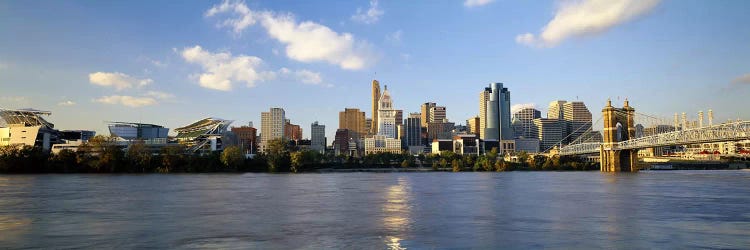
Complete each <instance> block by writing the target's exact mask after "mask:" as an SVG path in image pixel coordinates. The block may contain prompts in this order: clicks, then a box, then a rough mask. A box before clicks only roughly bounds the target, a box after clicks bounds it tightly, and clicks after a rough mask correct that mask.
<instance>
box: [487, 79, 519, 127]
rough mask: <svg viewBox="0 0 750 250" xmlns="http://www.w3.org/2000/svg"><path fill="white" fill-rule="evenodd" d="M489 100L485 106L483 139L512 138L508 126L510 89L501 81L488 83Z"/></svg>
mask: <svg viewBox="0 0 750 250" xmlns="http://www.w3.org/2000/svg"><path fill="white" fill-rule="evenodd" d="M489 99H490V100H489V101H487V108H486V118H485V119H486V126H487V127H486V128H485V129H484V131H485V140H497V141H501V140H512V139H513V130H512V128H511V126H510V122H511V121H510V91H508V88H504V87H503V84H502V83H492V84H490V98H489Z"/></svg>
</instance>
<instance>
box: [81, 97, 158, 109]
mask: <svg viewBox="0 0 750 250" xmlns="http://www.w3.org/2000/svg"><path fill="white" fill-rule="evenodd" d="M94 102H98V103H104V104H115V105H116V104H119V105H123V106H127V107H133V108H137V107H143V106H149V105H155V104H157V102H156V100H155V99H154V98H151V97H135V96H122V95H111V96H102V97H101V98H99V99H95V100H94Z"/></svg>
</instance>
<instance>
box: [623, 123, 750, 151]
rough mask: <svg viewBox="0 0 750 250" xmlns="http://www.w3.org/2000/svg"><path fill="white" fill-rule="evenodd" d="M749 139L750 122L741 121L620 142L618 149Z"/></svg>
mask: <svg viewBox="0 0 750 250" xmlns="http://www.w3.org/2000/svg"><path fill="white" fill-rule="evenodd" d="M748 139H750V121H740V122H732V123H724V124H719V125H714V126H709V127H701V128H694V129H687V130H679V131H674V132H668V133H661V134H657V135H652V136H647V137H641V138H636V139H632V140H627V141H623V142H620V143H618V145H617V147H618V148H619V149H641V148H652V147H661V146H672V145H689V144H699V143H713V142H725V141H741V140H748Z"/></svg>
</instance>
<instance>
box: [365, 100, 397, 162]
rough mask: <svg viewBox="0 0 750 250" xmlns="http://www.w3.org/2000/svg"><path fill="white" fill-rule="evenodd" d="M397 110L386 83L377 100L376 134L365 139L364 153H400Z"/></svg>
mask: <svg viewBox="0 0 750 250" xmlns="http://www.w3.org/2000/svg"><path fill="white" fill-rule="evenodd" d="M396 115H397V110H396V109H394V108H393V98H392V97H391V93H390V92H389V91H388V86H387V85H386V86H385V87H384V89H383V93H382V94H381V95H380V98H379V102H378V115H377V121H378V122H377V125H375V121H374V120H373V126H376V127H377V134H376V135H374V136H372V137H368V138H366V139H365V154H372V153H383V152H390V153H395V154H397V153H400V152H401V140H399V139H398V131H397V123H396Z"/></svg>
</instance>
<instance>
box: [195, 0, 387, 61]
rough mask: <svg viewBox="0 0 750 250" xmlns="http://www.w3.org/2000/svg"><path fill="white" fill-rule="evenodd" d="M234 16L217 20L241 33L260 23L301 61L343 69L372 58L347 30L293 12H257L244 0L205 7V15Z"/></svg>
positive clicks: (290, 54)
mask: <svg viewBox="0 0 750 250" xmlns="http://www.w3.org/2000/svg"><path fill="white" fill-rule="evenodd" d="M224 13H227V14H230V15H232V16H233V17H229V18H227V19H225V20H224V21H223V22H221V23H219V24H218V26H220V27H231V28H232V30H233V31H234V32H235V33H240V32H242V31H243V30H244V29H246V28H247V27H249V26H251V25H253V24H255V23H260V24H261V26H263V28H265V29H266V31H267V32H268V35H269V36H270V37H271V38H273V39H276V40H277V41H279V42H281V43H282V44H284V45H285V46H286V48H285V50H286V56H287V57H289V58H290V59H292V60H296V61H300V62H307V63H309V62H320V61H323V62H328V63H330V64H334V65H338V66H339V67H341V68H343V69H349V70H356V69H362V68H364V67H366V66H368V65H370V64H372V63H374V61H375V56H373V54H372V53H371V52H370V51H371V49H370V47H371V45H370V44H369V43H367V42H365V41H360V40H357V39H355V38H354V36H353V35H352V34H350V33H337V32H336V31H333V30H331V29H330V28H329V27H327V26H325V25H321V24H318V23H315V22H311V21H304V22H297V21H296V20H295V18H294V16H293V15H292V14H277V13H273V12H270V11H260V12H256V11H253V10H250V9H249V8H248V7H247V5H245V3H242V2H230V1H224V2H222V3H221V4H220V5H214V6H213V7H212V8H211V9H209V10H208V11H206V13H205V16H206V17H213V16H216V15H218V14H224Z"/></svg>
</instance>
